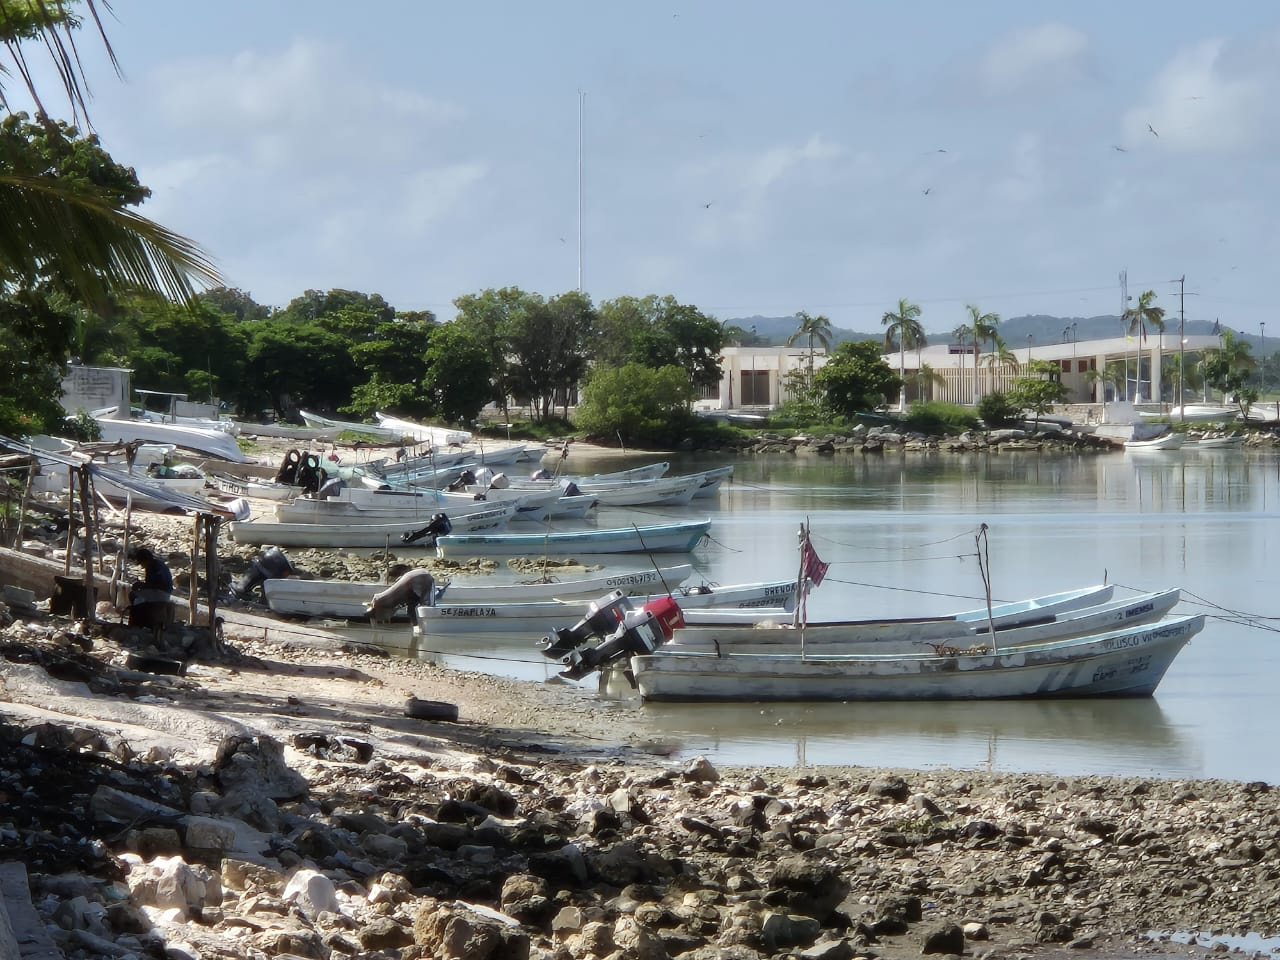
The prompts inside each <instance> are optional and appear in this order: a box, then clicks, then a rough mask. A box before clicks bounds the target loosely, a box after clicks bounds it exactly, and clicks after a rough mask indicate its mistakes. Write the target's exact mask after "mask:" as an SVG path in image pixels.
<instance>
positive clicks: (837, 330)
mask: <svg viewBox="0 0 1280 960" xmlns="http://www.w3.org/2000/svg"><path fill="white" fill-rule="evenodd" d="M725 322H726V323H728V324H730V325H732V326H737V327H741V328H742V329H743V330H746V331H748V332H750V331H752V330H754V331H755V336H756V342H757V343H758V344H759V345H760V346H780V345H781V344H784V343H786V342H787V338H788V337H789V336H791V335H792V334H793V333H795V332H796V328H797V327H799V325H800V322H799V321H798V320H797V319H796V318H795V317H794V316H791V317H762V316H759V315H756V316H753V317H735V318H733V319H730V320H727V321H725ZM1073 324H1074V329H1071V328H1072V325H1073ZM1213 326H1214V325H1213V324H1212V323H1209V322H1208V321H1206V320H1188V321H1187V322H1186V328H1185V329H1186V332H1187V333H1189V334H1192V335H1196V336H1212V335H1213V334H1215V333H1216V332H1217V331H1215V330H1214V328H1213ZM1164 328H1165V331H1166V332H1169V331H1176V330H1177V329H1178V318H1177V317H1176V316H1175V317H1172V318H1168V317H1166V318H1165V325H1164ZM831 331H832V333H833V334H834V337H833V342H832V346H833V347H834V346H835V345H836V344H839V343H844V342H846V341H849V340H852V341H855V342H857V341H861V340H875V341H876V342H878V343H882V342H884V330H883V329H880V330H871V331H867V332H860V331H856V330H848V329H845V328H844V327H832V328H831ZM1027 334H1031V336H1032V337H1034V338H1035V339H1034V342H1035V343H1063V342H1065V341H1066V340H1068V339H1069V338H1070V337H1073V336H1074V337H1075V338H1076V339H1077V340H1097V339H1101V338H1103V337H1118V336H1123V335H1124V325H1123V324H1122V323H1121V322H1120V318H1119V317H1118V316H1116V315H1115V314H1111V315H1110V316H1100V317H1052V316H1048V315H1046V314H1029V315H1026V316H1021V317H1009V318H1007V319H1005V320H1002V321H1001V323H1000V335H1001V336H1002V337H1004V341H1005V343H1007V344H1008V345H1009V347H1010V348H1011V349H1012V348H1016V347H1025V346H1026V345H1027ZM1239 336H1240V337H1241V338H1242V339H1244V340H1247V341H1249V342H1250V343H1252V344H1253V345H1254V347H1255V348H1256V347H1257V346H1258V345H1259V344H1258V341H1259V337H1257V336H1251V335H1250V334H1247V333H1244V334H1239ZM949 339H950V334H949V333H942V332H936V331H935V332H930V333H929V342H930V343H945V342H947V341H948V340H949ZM1274 346H1278V347H1280V343H1276V344H1275V345H1274Z"/></svg>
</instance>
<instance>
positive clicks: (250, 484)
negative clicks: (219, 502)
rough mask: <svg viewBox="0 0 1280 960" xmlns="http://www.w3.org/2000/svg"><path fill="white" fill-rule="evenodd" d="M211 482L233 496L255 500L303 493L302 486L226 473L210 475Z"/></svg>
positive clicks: (285, 498)
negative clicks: (232, 475)
mask: <svg viewBox="0 0 1280 960" xmlns="http://www.w3.org/2000/svg"><path fill="white" fill-rule="evenodd" d="M209 482H210V483H212V484H213V486H215V487H216V488H217V489H218V490H220V491H222V492H223V493H225V494H229V495H230V496H233V497H249V498H251V499H254V500H289V499H292V498H293V497H296V496H298V495H299V494H301V493H302V490H301V488H300V487H295V486H291V485H290V484H287V483H276V482H275V481H274V480H248V479H245V478H243V477H230V476H227V475H226V474H225V473H214V474H210V475H209Z"/></svg>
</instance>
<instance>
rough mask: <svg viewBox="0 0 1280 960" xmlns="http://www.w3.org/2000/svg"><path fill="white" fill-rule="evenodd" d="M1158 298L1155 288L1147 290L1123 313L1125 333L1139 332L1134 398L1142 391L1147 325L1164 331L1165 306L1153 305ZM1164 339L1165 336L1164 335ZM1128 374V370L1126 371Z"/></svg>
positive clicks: (1128, 334)
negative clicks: (1143, 350) (1143, 352)
mask: <svg viewBox="0 0 1280 960" xmlns="http://www.w3.org/2000/svg"><path fill="white" fill-rule="evenodd" d="M1155 298H1156V292H1155V291H1154V290H1145V291H1143V293H1142V295H1141V296H1139V297H1138V302H1137V303H1136V304H1134V305H1133V306H1132V307H1129V309H1127V310H1125V312H1124V313H1123V314H1121V316H1120V319H1121V320H1123V321H1125V323H1126V324H1127V326H1126V327H1125V335H1126V336H1129V337H1132V336H1133V335H1134V334H1135V333H1136V334H1138V344H1139V346H1138V350H1137V355H1138V369H1137V383H1136V385H1135V386H1134V391H1133V392H1134V399H1137V398H1138V395H1139V394H1141V392H1142V346H1141V345H1142V341H1144V340H1146V338H1147V326H1148V325H1150V326H1152V327H1154V328H1155V329H1157V330H1159V331H1160V333H1161V334H1163V333H1164V307H1156V306H1152V302H1153V301H1154V300H1155ZM1162 339H1163V337H1162ZM1126 375H1127V371H1126Z"/></svg>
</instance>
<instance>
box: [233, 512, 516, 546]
mask: <svg viewBox="0 0 1280 960" xmlns="http://www.w3.org/2000/svg"><path fill="white" fill-rule="evenodd" d="M515 511H516V503H515V502H514V501H508V502H506V503H485V504H481V505H480V509H478V510H476V511H475V512H473V513H468V514H466V515H463V516H459V517H458V518H457V519H456V520H455V519H454V518H453V517H449V518H448V521H449V523H450V524H451V525H452V528H453V529H454V530H461V531H462V532H463V533H462V535H463V536H481V535H482V534H481V533H479V532H478V531H484V530H500V529H501V528H503V527H505V526H506V525H507V523H508V522H510V520H511V518H512V516H514V515H515ZM439 516H443V514H441V515H439ZM436 517H437V515H434V514H433V515H432V516H431V517H430V518H420V519H408V520H401V521H397V522H394V523H362V522H360V521H358V520H355V521H349V522H345V523H280V522H273V521H269V520H247V521H239V522H236V523H232V524H229V525H228V533H229V535H230V537H231V539H232V540H234V541H235V542H236V543H245V544H255V545H259V546H262V545H272V546H277V547H387V546H394V547H396V548H397V549H405V548H406V547H430V546H432V545H433V542H435V535H434V534H432V533H430V532H429V528H430V527H431V526H432V525H433V524H434V523H435V521H436ZM473 531H474V532H473Z"/></svg>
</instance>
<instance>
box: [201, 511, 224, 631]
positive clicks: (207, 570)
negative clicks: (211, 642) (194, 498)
mask: <svg viewBox="0 0 1280 960" xmlns="http://www.w3.org/2000/svg"><path fill="white" fill-rule="evenodd" d="M221 526H222V518H221V517H215V516H206V517H205V518H204V531H205V537H204V544H205V546H204V577H205V583H206V584H208V592H209V629H210V630H215V631H216V630H217V622H218V578H219V575H220V574H219V569H218V567H219V560H218V531H219V529H220V527H221ZM214 639H215V642H216V639H217V638H216V637H215V638H214Z"/></svg>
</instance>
